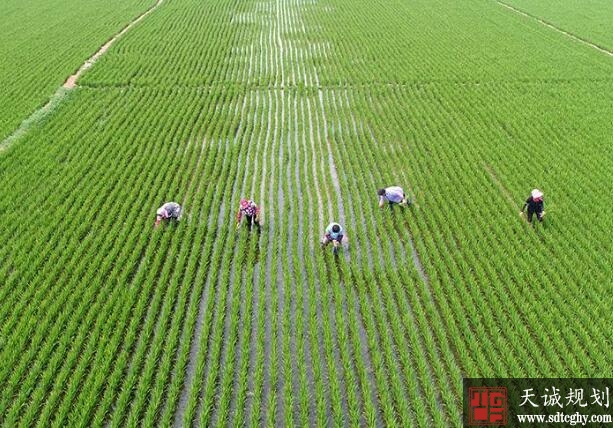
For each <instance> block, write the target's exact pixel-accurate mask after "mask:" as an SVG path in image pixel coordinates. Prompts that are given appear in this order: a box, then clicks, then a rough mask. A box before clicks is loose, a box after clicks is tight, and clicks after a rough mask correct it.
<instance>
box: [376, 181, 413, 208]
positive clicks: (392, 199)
mask: <svg viewBox="0 0 613 428" xmlns="http://www.w3.org/2000/svg"><path fill="white" fill-rule="evenodd" d="M377 195H379V208H383V206H384V205H385V202H386V201H387V202H388V204H389V206H390V208H391V207H392V206H393V205H394V204H398V205H402V206H406V205H407V204H408V203H409V202H408V201H407V196H406V194H405V193H404V190H402V187H398V186H391V187H386V188H385V189H379V190H378V191H377Z"/></svg>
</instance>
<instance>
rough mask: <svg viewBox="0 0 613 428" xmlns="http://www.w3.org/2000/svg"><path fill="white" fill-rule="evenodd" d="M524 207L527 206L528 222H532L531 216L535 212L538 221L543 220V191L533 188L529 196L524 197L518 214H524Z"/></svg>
mask: <svg viewBox="0 0 613 428" xmlns="http://www.w3.org/2000/svg"><path fill="white" fill-rule="evenodd" d="M526 207H527V208H528V223H532V216H533V215H534V214H536V218H537V219H538V221H543V216H545V211H544V210H543V192H541V191H540V190H539V189H534V190H533V191H532V192H531V193H530V197H529V198H528V199H526V202H525V203H524V206H523V207H522V209H521V211H520V213H519V215H520V216H523V215H524V211H525V210H526Z"/></svg>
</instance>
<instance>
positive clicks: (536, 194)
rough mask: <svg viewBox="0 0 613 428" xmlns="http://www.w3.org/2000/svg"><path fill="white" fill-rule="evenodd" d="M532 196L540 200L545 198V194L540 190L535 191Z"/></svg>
mask: <svg viewBox="0 0 613 428" xmlns="http://www.w3.org/2000/svg"><path fill="white" fill-rule="evenodd" d="M531 194H532V199H539V198H542V197H543V192H541V191H540V190H539V189H533V190H532V192H531Z"/></svg>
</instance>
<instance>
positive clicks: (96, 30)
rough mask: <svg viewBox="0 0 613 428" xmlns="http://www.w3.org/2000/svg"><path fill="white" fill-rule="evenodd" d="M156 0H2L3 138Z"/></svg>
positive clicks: (0, 76) (0, 90)
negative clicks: (114, 35)
mask: <svg viewBox="0 0 613 428" xmlns="http://www.w3.org/2000/svg"><path fill="white" fill-rule="evenodd" d="M153 3H154V2H153V1H152V0H127V1H126V0H88V1H82V0H4V1H3V2H2V18H1V20H2V21H1V22H2V24H1V25H0V58H2V61H0V99H2V105H1V106H0V141H2V140H3V139H4V138H6V137H7V136H8V135H9V134H10V133H11V132H12V131H13V130H15V128H17V126H19V124H20V123H21V121H23V120H24V119H25V118H26V117H27V116H28V115H29V114H30V113H31V112H32V111H33V110H34V109H36V108H38V107H42V106H43V105H44V104H46V102H47V100H48V99H49V98H50V97H51V96H52V95H53V93H55V91H56V90H57V88H58V87H59V86H61V85H62V83H64V81H65V80H66V78H67V77H68V76H70V75H71V74H73V73H74V72H76V71H77V69H78V68H79V66H80V65H81V64H83V62H84V61H85V60H86V59H87V58H89V57H91V56H92V55H93V54H94V53H95V52H96V51H97V50H98V49H99V48H100V46H102V45H103V44H104V43H105V42H106V41H108V40H109V39H110V38H111V37H112V36H113V34H115V33H117V32H119V31H120V30H121V29H122V28H123V27H125V26H126V25H127V24H128V23H129V22H130V21H131V20H132V19H134V18H135V17H136V16H138V15H140V14H141V13H142V12H144V11H145V10H146V9H147V8H148V7H150V6H151V5H153Z"/></svg>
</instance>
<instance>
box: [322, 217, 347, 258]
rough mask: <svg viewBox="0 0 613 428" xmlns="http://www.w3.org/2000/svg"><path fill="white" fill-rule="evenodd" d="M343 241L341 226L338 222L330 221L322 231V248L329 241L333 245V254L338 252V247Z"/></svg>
mask: <svg viewBox="0 0 613 428" xmlns="http://www.w3.org/2000/svg"><path fill="white" fill-rule="evenodd" d="M342 241H343V228H342V227H341V225H340V224H338V223H330V224H329V225H328V227H326V231H325V232H324V236H323V239H322V240H321V247H322V248H324V247H325V246H326V245H328V244H329V243H330V242H332V243H333V245H334V250H333V251H334V254H335V255H336V254H337V253H338V249H339V247H340V246H341V242H342Z"/></svg>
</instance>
